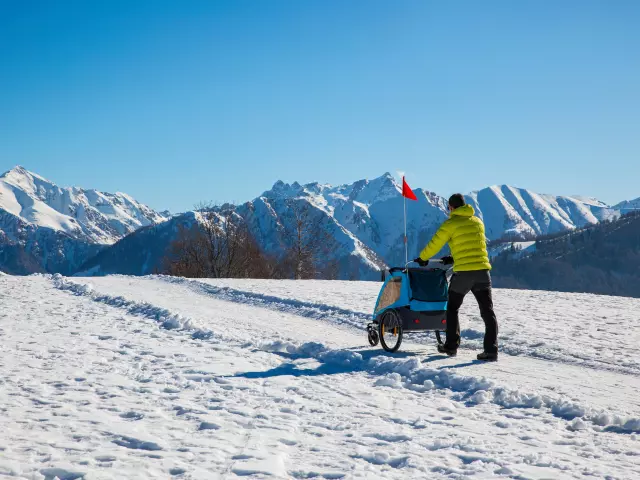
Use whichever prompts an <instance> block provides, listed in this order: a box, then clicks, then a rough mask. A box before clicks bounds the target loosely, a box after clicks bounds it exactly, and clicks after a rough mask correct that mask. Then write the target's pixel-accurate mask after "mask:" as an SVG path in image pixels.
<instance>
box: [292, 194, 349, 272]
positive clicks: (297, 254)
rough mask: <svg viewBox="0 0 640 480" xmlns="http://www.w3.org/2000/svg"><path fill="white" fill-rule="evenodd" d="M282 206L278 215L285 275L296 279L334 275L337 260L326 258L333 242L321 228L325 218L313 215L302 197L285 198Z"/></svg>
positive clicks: (324, 229) (312, 211) (332, 246)
mask: <svg viewBox="0 0 640 480" xmlns="http://www.w3.org/2000/svg"><path fill="white" fill-rule="evenodd" d="M286 206H287V209H286V213H285V214H284V215H283V217H282V219H281V220H282V227H283V239H284V242H283V243H284V245H283V247H284V251H285V254H284V258H283V262H282V266H283V267H284V271H285V272H287V274H286V276H288V277H289V278H294V279H296V280H300V279H311V278H327V277H328V278H333V277H336V276H337V272H338V264H337V261H336V260H335V259H331V260H329V257H330V254H331V252H332V250H335V248H336V242H335V240H334V239H333V237H332V236H331V235H330V233H329V232H328V230H327V228H325V227H326V221H325V222H324V223H323V222H322V220H323V219H322V218H313V213H314V209H312V208H311V205H310V204H309V202H308V201H306V200H304V199H289V200H287V202H286ZM325 220H326V219H325Z"/></svg>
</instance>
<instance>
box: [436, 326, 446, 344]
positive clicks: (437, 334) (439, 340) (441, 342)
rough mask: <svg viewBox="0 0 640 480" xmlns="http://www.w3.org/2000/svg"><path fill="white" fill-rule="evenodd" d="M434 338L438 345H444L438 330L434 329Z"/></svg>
mask: <svg viewBox="0 0 640 480" xmlns="http://www.w3.org/2000/svg"><path fill="white" fill-rule="evenodd" d="M436 340H437V341H438V345H444V342H443V341H442V336H441V335H440V332H439V331H438V330H436Z"/></svg>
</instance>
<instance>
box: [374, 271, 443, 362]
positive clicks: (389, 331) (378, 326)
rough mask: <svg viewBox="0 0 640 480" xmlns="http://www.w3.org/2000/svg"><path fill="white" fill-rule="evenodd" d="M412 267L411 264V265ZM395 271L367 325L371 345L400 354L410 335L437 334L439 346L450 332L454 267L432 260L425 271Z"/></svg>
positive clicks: (381, 291) (384, 287) (390, 276)
mask: <svg viewBox="0 0 640 480" xmlns="http://www.w3.org/2000/svg"><path fill="white" fill-rule="evenodd" d="M409 263H411V262H409ZM409 263H408V264H407V265H405V267H404V268H403V267H394V268H391V269H389V271H388V273H389V275H388V276H387V277H386V279H385V281H384V285H382V289H381V290H380V294H379V295H378V300H377V301H376V306H375V309H374V313H373V322H371V323H370V324H368V325H367V334H368V337H369V344H370V345H371V346H372V347H375V346H376V345H378V343H381V344H382V348H383V349H385V350H386V351H387V352H396V351H397V350H398V349H399V348H400V344H401V343H402V337H403V335H404V334H405V333H408V332H422V331H434V332H435V334H436V339H437V341H438V343H439V344H442V343H443V342H442V337H441V332H444V331H445V330H446V329H447V299H448V296H449V279H450V276H451V269H452V265H445V264H444V263H443V262H442V260H429V262H428V264H427V265H426V266H424V267H416V268H409V267H408V265H409Z"/></svg>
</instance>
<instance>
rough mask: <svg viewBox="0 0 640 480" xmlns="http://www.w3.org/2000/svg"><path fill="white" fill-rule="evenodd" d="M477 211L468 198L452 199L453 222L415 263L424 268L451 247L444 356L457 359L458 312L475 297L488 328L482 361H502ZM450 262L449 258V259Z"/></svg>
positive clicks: (486, 260) (439, 348)
mask: <svg viewBox="0 0 640 480" xmlns="http://www.w3.org/2000/svg"><path fill="white" fill-rule="evenodd" d="M474 215H475V211H474V209H473V207H472V206H471V205H469V204H467V203H466V202H465V200H464V196H463V195H461V194H459V193H456V194H455V195H452V196H451V198H449V218H448V219H447V220H446V221H445V222H444V223H443V224H442V225H441V226H440V228H439V229H438V231H437V232H436V234H435V235H434V236H433V238H432V239H431V241H430V242H429V244H428V245H427V246H426V247H425V248H424V250H422V252H420V256H419V257H418V258H416V259H415V261H416V262H417V263H419V264H420V265H424V264H426V262H428V260H429V259H430V258H431V257H433V256H434V255H436V254H437V253H438V252H439V251H440V250H441V249H442V247H444V246H445V244H447V243H448V244H449V247H450V249H451V257H453V263H454V266H453V272H454V273H453V276H452V277H451V284H450V285H449V301H448V304H447V340H446V342H445V343H444V345H438V351H439V352H440V353H446V354H447V355H449V356H455V355H456V353H457V351H458V347H459V346H460V319H459V315H458V312H459V311H460V307H461V306H462V302H463V300H464V297H465V296H466V295H467V294H468V293H469V292H471V293H473V295H474V297H476V300H477V301H478V306H479V307H480V315H481V316H482V320H484V324H485V335H484V351H483V352H482V353H480V354H478V360H484V361H496V360H497V359H498V320H497V318H496V315H495V313H494V311H493V299H492V295H491V273H490V270H491V264H490V263H489V254H488V253H487V242H486V237H485V233H484V224H483V223H482V220H480V219H479V218H478V217H476V216H474ZM445 258H446V257H445Z"/></svg>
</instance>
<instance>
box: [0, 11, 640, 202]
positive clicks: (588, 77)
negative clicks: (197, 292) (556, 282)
mask: <svg viewBox="0 0 640 480" xmlns="http://www.w3.org/2000/svg"><path fill="white" fill-rule="evenodd" d="M639 24H640V2H637V1H634V0H629V1H623V0H617V1H615V2H607V1H604V0H603V1H590V0H575V1H572V0H563V1H560V2H534V1H519V2H514V1H508V0H505V1H499V0H489V1H485V2H477V1H451V2H448V1H447V2H445V1H438V2H435V1H429V0H415V1H397V2H389V1H382V0H370V1H369V0H367V1H364V0H350V1H340V0H323V1H321V0H306V1H299V0H291V1H283V0H270V1H259V0H252V1H249V0H230V1H223V0H217V1H183V2H175V1H164V0H155V1H148V2H146V1H141V0H139V1H120V0H112V1H109V2H106V1H105V2H86V1H83V0H78V1H65V0H61V1H57V2H51V1H42V2H37V1H26V2H10V1H3V2H0V170H3V171H4V170H7V169H9V168H11V167H12V166H14V165H16V164H22V165H23V166H25V167H26V168H28V169H30V170H33V171H36V172H38V173H40V174H41V175H43V176H45V177H48V178H50V179H51V180H53V181H55V182H56V183H58V184H61V185H79V186H85V187H92V188H99V189H102V190H106V191H115V190H118V191H125V192H127V193H130V194H131V195H133V196H135V197H137V198H138V199H140V200H141V201H143V202H145V203H148V204H149V205H151V206H152V207H154V208H157V209H165V208H169V209H172V210H173V211H180V210H185V209H189V208H191V207H192V206H193V205H194V204H195V203H197V202H200V201H205V200H213V201H236V202H240V201H245V200H248V199H251V198H253V197H255V196H257V195H258V194H260V193H261V192H262V191H264V190H266V189H268V188H269V187H270V186H271V185H272V184H273V182H275V181H276V180H278V179H282V180H284V181H287V182H293V181H296V180H297V181H299V182H301V183H302V182H310V181H321V182H327V183H346V182H352V181H355V180H357V179H361V178H372V177H376V176H379V175H381V174H382V173H384V172H386V171H390V172H395V171H397V170H402V171H406V172H407V175H408V180H409V183H410V184H411V185H412V186H414V187H418V186H420V187H424V188H427V189H430V190H433V191H436V192H438V193H440V194H442V195H448V194H450V193H453V192H455V191H462V192H467V191H470V190H474V189H478V188H483V187H485V186H487V185H490V184H502V183H508V184H511V185H515V186H519V187H526V188H530V189H533V190H535V191H539V192H543V193H555V194H583V195H592V196H596V197H599V198H600V199H602V200H604V201H607V202H618V201H620V200H623V199H627V198H635V197H639V196H640V181H639V180H638V179H639V178H640V55H639V54H638V52H640V29H639V28H637V26H638V25H639Z"/></svg>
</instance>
